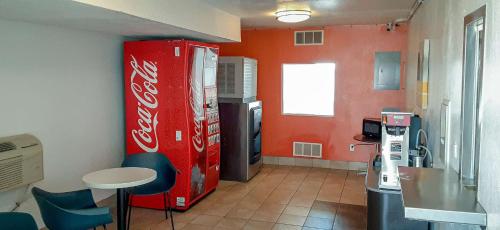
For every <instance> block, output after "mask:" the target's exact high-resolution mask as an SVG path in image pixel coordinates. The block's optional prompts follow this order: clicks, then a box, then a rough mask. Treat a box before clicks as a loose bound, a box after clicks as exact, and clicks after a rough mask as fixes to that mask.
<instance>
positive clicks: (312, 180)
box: [108, 165, 366, 230]
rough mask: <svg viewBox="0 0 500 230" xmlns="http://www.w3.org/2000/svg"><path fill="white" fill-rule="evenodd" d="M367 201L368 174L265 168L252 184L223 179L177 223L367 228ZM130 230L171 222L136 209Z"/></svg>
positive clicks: (219, 226) (214, 226) (160, 214)
mask: <svg viewBox="0 0 500 230" xmlns="http://www.w3.org/2000/svg"><path fill="white" fill-rule="evenodd" d="M365 203H366V195H365V190H364V176H359V175H357V174H356V172H354V171H343V170H332V169H320V168H304V167H289V166H271V165H265V166H264V168H263V169H262V171H261V172H260V173H259V174H258V175H257V176H256V177H255V178H253V179H252V180H251V181H250V182H249V183H237V182H229V181H221V182H220V185H219V187H218V188H217V190H216V191H215V192H213V193H212V194H210V195H209V196H208V197H206V198H205V199H203V200H202V201H201V202H199V203H198V204H196V205H195V206H194V207H192V208H191V209H190V210H188V211H186V212H176V213H174V220H175V226H176V229H183V230H187V229H259V230H260V229H263V230H264V229H347V230H349V229H366V206H365ZM114 228H115V227H114V226H110V229H114ZM108 229H109V228H108ZM131 229H147V230H149V229H151V230H156V229H170V220H168V221H167V220H165V219H164V213H163V212H162V211H157V210H150V209H142V208H134V210H133V218H132V225H131Z"/></svg>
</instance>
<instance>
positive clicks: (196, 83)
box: [189, 65, 205, 153]
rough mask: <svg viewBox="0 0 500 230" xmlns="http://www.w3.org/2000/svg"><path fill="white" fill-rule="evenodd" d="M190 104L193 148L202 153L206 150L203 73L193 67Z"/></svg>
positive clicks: (190, 80)
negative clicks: (204, 138) (193, 133)
mask: <svg viewBox="0 0 500 230" xmlns="http://www.w3.org/2000/svg"><path fill="white" fill-rule="evenodd" d="M189 85H190V87H189V104H190V105H191V109H192V110H193V123H194V132H195V135H193V137H192V142H193V146H194V148H195V149H196V151H198V152H199V153H201V152H202V151H203V149H204V148H205V142H204V141H203V122H202V120H203V87H202V79H201V73H197V72H196V67H195V66H194V65H193V69H192V71H191V78H190V79H189Z"/></svg>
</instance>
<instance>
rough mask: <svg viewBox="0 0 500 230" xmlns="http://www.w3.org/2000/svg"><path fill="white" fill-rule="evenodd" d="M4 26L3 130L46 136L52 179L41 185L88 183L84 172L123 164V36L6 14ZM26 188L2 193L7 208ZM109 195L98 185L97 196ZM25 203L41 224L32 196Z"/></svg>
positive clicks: (62, 187) (0, 50)
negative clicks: (10, 18)
mask: <svg viewBox="0 0 500 230" xmlns="http://www.w3.org/2000/svg"><path fill="white" fill-rule="evenodd" d="M0 31H2V35H1V36H0V105H1V106H0V136H8V135H14V134H20V133H32V134H34V135H35V136H37V137H38V138H39V139H40V140H41V142H42V144H43V147H44V148H43V149H44V169H45V170H44V171H45V180H43V181H41V182H39V183H37V184H36V186H40V187H42V188H44V189H47V190H50V191H69V190H76V189H81V188H84V187H85V185H84V184H83V182H82V180H81V178H82V176H83V175H84V174H86V173H88V172H91V171H95V170H98V169H103V168H109V167H116V166H119V164H120V162H121V160H122V156H123V150H124V137H123V130H124V121H123V119H124V118H123V117H124V116H123V96H122V94H123V91H122V84H123V82H122V63H121V60H122V38H121V37H119V36H114V35H103V34H98V33H94V32H87V31H80V30H72V29H66V28H58V27H52V26H46V25H36V24H28V23H23V22H13V21H4V20H0ZM24 191H25V188H21V189H17V190H15V191H10V192H4V193H0V211H6V210H9V209H11V208H12V207H13V205H14V202H15V201H16V199H18V198H19V197H20V196H21V195H22V193H23V192H24ZM29 194H31V192H29ZM109 195H110V192H109V191H108V192H105V191H96V193H95V198H96V200H101V199H103V198H105V197H107V196H109ZM30 197H31V195H30ZM19 211H27V212H30V213H32V214H34V215H35V216H37V222H38V223H39V226H41V225H40V224H41V222H40V218H39V216H38V207H37V206H36V204H35V202H34V201H33V199H32V198H30V200H28V201H27V202H25V203H24V204H23V205H22V206H21V208H20V209H19Z"/></svg>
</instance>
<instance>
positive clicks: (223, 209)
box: [203, 204, 236, 216]
mask: <svg viewBox="0 0 500 230" xmlns="http://www.w3.org/2000/svg"><path fill="white" fill-rule="evenodd" d="M235 206H236V204H214V205H213V206H211V207H210V208H209V209H207V210H205V211H203V214H205V215H211V216H225V215H226V214H228V213H229V211H231V209H233V208H234V207H235Z"/></svg>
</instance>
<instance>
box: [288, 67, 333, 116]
mask: <svg viewBox="0 0 500 230" xmlns="http://www.w3.org/2000/svg"><path fill="white" fill-rule="evenodd" d="M282 80H283V82H282V84H283V90H282V93H283V95H282V100H283V102H282V103H283V105H282V112H283V114H285V115H287V114H295V115H316V116H333V114H334V109H333V108H334V98H335V63H316V64H283V79H282Z"/></svg>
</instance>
